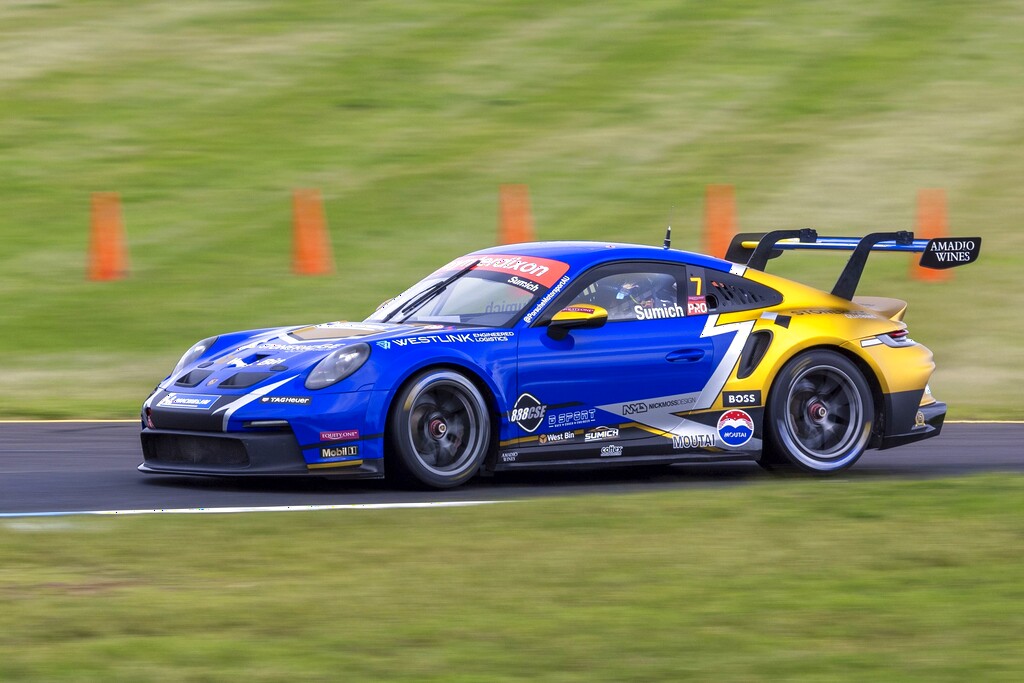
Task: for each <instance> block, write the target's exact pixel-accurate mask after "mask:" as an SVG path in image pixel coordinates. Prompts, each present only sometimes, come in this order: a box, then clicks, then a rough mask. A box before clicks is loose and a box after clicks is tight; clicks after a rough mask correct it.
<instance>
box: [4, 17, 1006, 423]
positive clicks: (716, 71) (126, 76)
mask: <svg viewBox="0 0 1024 683" xmlns="http://www.w3.org/2000/svg"><path fill="white" fill-rule="evenodd" d="M1022 30H1024V7H1022V6H1021V4H1020V3H1018V2H1011V1H1005V2H998V1H997V2H989V3H981V4H979V3H962V2H945V1H941V0H935V1H932V2H922V1H920V0H914V1H911V0H892V1H890V0H869V1H866V2H839V1H833V2H824V3H822V2H799V1H797V0H782V1H780V2H776V3H771V4H762V3H749V2H718V3H707V2H702V1H697V0H692V1H690V2H681V1H680V0H651V1H649V2H644V3H624V2H623V3H593V2H587V1H584V0H573V1H561V2H537V1H530V0H524V1H521V2H497V3H479V2H467V1H455V0H449V1H447V2H445V1H435V0H430V1H424V2H415V3H412V2H397V1H386V0H374V1H373V2H368V1H353V2H329V1H323V2H312V1H310V2H287V1H285V0H276V1H275V0H264V1H258V0H239V1H235V2H216V3H211V2H200V1H199V0H178V1H176V2H168V1H161V2H156V1H151V2H131V3H129V2H114V1H99V0H97V1H91V2H70V1H67V2H60V1H52V2H45V1H39V2H31V1H22V2H8V3H4V4H3V5H2V6H0V160H2V164H0V207H2V211H0V239H2V240H3V248H2V249H0V322H2V328H0V329H2V330H3V332H4V333H3V334H2V335H0V354H2V357H3V359H4V360H3V372H2V373H0V414H2V415H5V416H19V415H27V416H68V415H75V416H101V417H127V416H130V415H132V414H134V412H135V410H136V408H137V405H138V404H139V402H140V401H141V400H142V399H143V398H144V397H145V395H146V394H147V393H148V390H149V389H150V388H151V387H152V385H153V384H154V383H155V382H156V381H157V380H159V379H160V378H161V377H162V376H163V375H164V374H165V373H166V372H167V370H168V369H169V368H170V367H171V366H172V364H173V363H174V361H175V360H176V359H177V357H178V355H179V354H180V353H181V352H183V351H184V350H185V349H186V348H187V347H188V346H189V345H190V344H191V343H192V342H194V341H195V340H197V339H199V338H202V337H205V336H208V335H210V334H213V333H217V332H222V331H226V330H231V329H245V328H251V327H265V326H270V325H277V324H289V323H302V322H318V321H323V320H328V319H337V318H348V319H361V318H363V317H364V316H365V315H366V314H367V313H368V312H369V311H371V310H372V309H373V307H374V306H375V305H376V304H377V303H378V302H379V301H380V300H381V299H383V298H386V297H387V296H390V294H392V293H394V292H395V291H397V290H399V289H401V288H403V287H404V286H406V285H407V284H409V283H411V282H412V281H415V280H416V279H418V278H419V277H420V276H422V275H423V274H425V273H426V272H428V271H429V270H431V269H432V267H434V266H436V265H437V264H439V263H442V262H444V261H446V260H448V259H450V258H451V257H453V256H455V255H457V254H461V253H463V252H465V251H467V250H469V249H472V248H477V247H484V246H488V245H490V244H492V243H493V241H494V237H495V232H496V230H495V227H496V226H495V223H496V214H497V206H496V205H497V188H498V186H499V185H500V184H501V183H505V182H524V183H528V184H529V186H530V188H531V196H532V202H533V210H534V218H535V222H536V225H537V227H538V232H539V235H540V236H541V237H542V238H594V239H615V240H629V241H640V242H648V243H657V242H658V241H659V240H660V237H661V235H662V233H663V230H664V224H665V222H666V220H667V219H668V217H669V216H670V215H673V216H674V218H673V223H674V225H675V228H676V230H675V234H676V237H675V241H676V243H677V244H678V245H679V246H682V247H686V248H699V246H700V242H701V239H700V224H701V220H702V219H701V216H702V196H703V190H704V187H705V186H706V185H707V184H709V183H732V184H735V185H736V187H737V197H738V208H739V216H740V223H741V227H742V228H743V229H745V230H765V229H771V228H778V227H799V226H806V225H811V226H815V227H817V228H819V229H820V230H822V231H823V232H834V233H839V234H851V235H852V234H860V233H863V232H865V231H868V230H876V229H890V228H906V227H911V226H912V225H913V220H914V199H915V194H916V191H917V190H918V189H919V188H923V187H944V188H946V189H947V192H948V196H949V205H950V214H951V215H950V222H951V226H952V228H953V230H954V231H955V232H957V233H961V234H963V233H966V234H970V235H981V236H983V237H984V238H985V240H986V242H985V250H984V252H983V256H982V260H981V261H980V262H979V263H978V264H976V265H974V266H972V267H969V268H966V269H963V270H962V271H961V272H958V273H957V275H956V278H955V280H954V281H953V282H952V283H950V284H943V285H926V284H922V283H916V282H907V281H906V278H905V272H906V262H905V261H904V260H903V259H902V258H893V259H890V260H889V262H888V263H887V264H881V261H883V260H885V259H879V264H878V265H876V266H875V267H874V268H872V269H871V271H870V273H869V274H868V276H867V278H866V280H865V283H864V287H863V288H862V291H863V292H864V293H876V294H877V293H889V292H893V293H896V294H899V295H904V296H905V298H907V299H909V300H910V301H911V306H910V312H909V315H908V322H909V323H910V325H911V330H912V332H913V333H914V335H915V337H917V338H919V339H920V340H922V341H924V342H925V343H927V344H928V345H929V346H931V347H932V348H933V350H934V351H935V352H936V355H937V358H938V361H939V364H940V370H939V371H938V374H937V375H936V377H935V381H934V382H933V388H934V389H935V391H936V393H937V395H939V396H940V397H942V398H945V399H947V400H949V402H950V403H951V406H952V408H951V411H952V416H953V417H1014V416H1017V417H1019V416H1020V410H1019V408H1012V407H1008V406H1011V405H1015V403H1014V401H1013V399H1014V398H1015V397H1016V387H1017V386H1020V384H1021V383H1022V382H1024V348H1022V346H1021V344H1020V343H1019V341H1018V334H1019V327H1020V326H1019V323H1018V321H1017V319H1016V316H1015V313H1016V312H1018V311H1020V310H1022V308H1024V293H1022V291H1024V287H1022V286H1021V285H1022V284H1024V282H1022V278H1021V276H1020V275H1019V272H1020V266H1021V263H1022V259H1021V256H1020V254H1021V248H1022V246H1024V244H1022V243H1024V237H1022V235H1024V233H1022V232H1021V231H1020V230H1019V229H1018V228H1019V223H1020V221H1021V218H1022V213H1021V210H1020V208H1019V207H1020V202H1019V185H1020V180H1019V179H1020V178H1021V177H1024V156H1022V155H1021V154H1020V153H1019V150H1020V149H1021V146H1022V144H1024V90H1022V89H1021V88H1020V82H1021V79H1022V77H1024V43H1022V42H1021V41H1020V39H1019V36H1020V35H1021V31H1022ZM298 187H317V188H321V189H322V191H323V193H324V197H325V200H326V207H327V213H328V219H329V222H330V227H331V233H332V239H333V242H334V246H335V251H336V257H337V263H338V272H337V274H336V275H332V276H329V277H324V278H297V277H293V276H292V275H291V274H290V272H289V251H290V192H291V190H292V189H293V188H298ZM94 191H117V192H120V193H121V195H122V197H123V201H124V212H125V219H126V224H127V229H128V236H129V242H130V246H131V262H132V275H131V278H130V279H128V280H126V281H123V282H118V283H89V282H86V281H85V278H84V273H85V251H86V244H87V239H88V203H89V195H90V193H92V192H94ZM815 272H816V269H815V268H814V267H812V266H796V267H795V274H796V275H803V274H814V273H815Z"/></svg>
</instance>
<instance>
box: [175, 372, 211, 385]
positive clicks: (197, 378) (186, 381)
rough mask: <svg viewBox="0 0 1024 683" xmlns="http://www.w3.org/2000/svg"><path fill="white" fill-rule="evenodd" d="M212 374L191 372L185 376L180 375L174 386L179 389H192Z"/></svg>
mask: <svg viewBox="0 0 1024 683" xmlns="http://www.w3.org/2000/svg"><path fill="white" fill-rule="evenodd" d="M212 374H213V371H211V370H193V371H192V372H190V373H188V374H187V375H182V376H181V377H179V378H178V381H177V382H175V383H174V384H175V385H177V386H179V387H194V386H198V385H199V383H200V382H202V381H203V380H204V379H206V378H207V377H209V376H210V375H212Z"/></svg>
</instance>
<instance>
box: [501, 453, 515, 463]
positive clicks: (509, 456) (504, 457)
mask: <svg viewBox="0 0 1024 683" xmlns="http://www.w3.org/2000/svg"><path fill="white" fill-rule="evenodd" d="M518 459H519V451H502V452H501V461H502V462H515V461H516V460H518Z"/></svg>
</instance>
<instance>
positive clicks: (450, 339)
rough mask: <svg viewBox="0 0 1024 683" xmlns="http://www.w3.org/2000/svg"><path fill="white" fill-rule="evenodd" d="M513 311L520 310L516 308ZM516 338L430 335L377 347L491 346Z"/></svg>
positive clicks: (511, 334) (509, 334)
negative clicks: (430, 345) (423, 345)
mask: <svg viewBox="0 0 1024 683" xmlns="http://www.w3.org/2000/svg"><path fill="white" fill-rule="evenodd" d="M512 310H518V306H514V307H513V309H512ZM515 336H516V333H515V332H512V331H511V330H500V331H496V332H462V333H454V332H453V333H451V334H428V335H421V336H417V337H399V338H397V339H391V340H390V341H379V342H377V346H380V348H382V349H385V350H386V349H390V348H391V347H392V346H399V347H403V346H420V345H422V344H491V343H495V342H507V341H510V340H511V339H512V338H513V337H515Z"/></svg>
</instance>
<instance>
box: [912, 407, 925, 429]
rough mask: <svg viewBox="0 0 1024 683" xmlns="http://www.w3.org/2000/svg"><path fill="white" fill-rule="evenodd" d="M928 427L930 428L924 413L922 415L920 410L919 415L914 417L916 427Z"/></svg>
mask: <svg viewBox="0 0 1024 683" xmlns="http://www.w3.org/2000/svg"><path fill="white" fill-rule="evenodd" d="M927 426H928V424H927V423H926V422H925V419H924V413H922V412H921V411H920V410H919V411H917V415H915V416H914V427H915V428H920V427H927Z"/></svg>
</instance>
